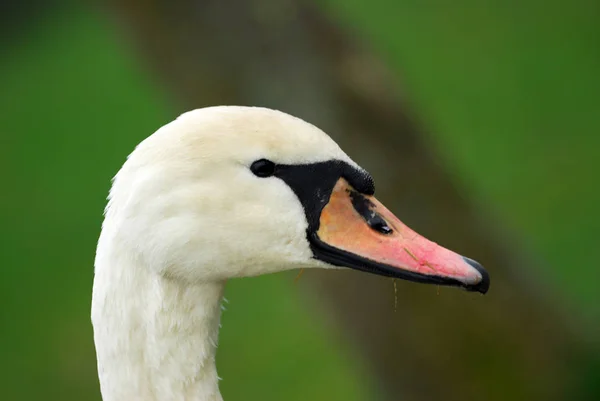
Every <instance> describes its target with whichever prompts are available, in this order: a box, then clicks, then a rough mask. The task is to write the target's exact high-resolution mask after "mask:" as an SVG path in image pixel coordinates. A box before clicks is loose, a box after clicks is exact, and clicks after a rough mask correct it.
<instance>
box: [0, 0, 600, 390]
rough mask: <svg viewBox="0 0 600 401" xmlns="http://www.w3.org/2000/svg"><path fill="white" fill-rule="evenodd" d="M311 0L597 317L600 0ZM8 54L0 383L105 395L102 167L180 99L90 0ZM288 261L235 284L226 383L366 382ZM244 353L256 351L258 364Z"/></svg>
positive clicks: (590, 320)
mask: <svg viewBox="0 0 600 401" xmlns="http://www.w3.org/2000/svg"><path fill="white" fill-rule="evenodd" d="M459 3H460V6H458V5H457V4H459ZM319 4H321V5H322V7H323V9H324V10H325V12H327V13H328V14H329V15H331V16H332V17H333V18H335V19H337V20H338V21H339V22H340V24H342V25H343V26H346V27H348V29H351V30H353V32H355V34H356V35H357V36H358V37H360V38H362V40H364V41H366V42H367V43H368V44H369V45H370V46H372V47H373V48H374V49H375V51H376V52H377V53H378V54H379V55H380V56H381V57H382V58H383V59H384V60H385V61H386V62H387V64H388V66H389V67H390V68H391V69H392V71H394V72H395V73H397V76H398V77H399V81H400V78H401V81H400V82H402V83H403V90H404V91H405V92H408V93H409V94H410V97H411V99H413V103H414V106H415V109H416V110H417V113H418V114H419V115H420V116H423V119H424V120H425V121H426V122H427V127H428V128H429V130H428V132H430V133H431V134H430V135H431V143H432V146H435V147H436V148H438V149H439V153H440V154H441V155H442V156H443V158H444V160H441V161H440V163H444V164H445V165H446V166H447V168H448V169H449V170H451V171H453V173H454V174H456V175H457V177H458V179H459V180H460V181H462V182H463V184H464V186H466V187H467V188H468V189H469V191H470V194H471V195H472V196H473V197H474V201H475V202H476V203H477V205H478V207H480V208H482V209H484V210H485V211H486V212H487V213H491V214H493V215H497V216H500V218H501V219H502V220H503V221H504V222H505V224H506V227H508V228H509V229H510V230H512V232H513V233H514V236H515V237H516V238H515V240H516V241H518V242H522V243H525V244H526V245H527V247H528V248H529V249H530V250H532V251H533V252H535V253H536V254H537V255H539V257H540V258H541V259H542V260H544V261H545V263H544V265H543V269H544V270H543V271H539V272H535V273H536V274H540V275H542V276H543V277H544V279H545V280H547V281H548V282H549V287H550V288H554V290H555V294H553V297H555V298H557V299H560V302H558V303H559V304H564V305H565V308H571V309H572V310H573V312H572V314H573V315H576V316H582V319H583V320H584V322H585V324H586V325H587V326H586V327H589V330H590V332H593V331H594V330H597V327H598V325H597V321H598V318H600V302H599V301H598V295H597V293H598V289H597V283H598V281H599V279H600V266H599V265H598V260H599V256H600V255H599V253H600V247H598V246H597V240H598V232H600V211H599V210H598V205H600V188H599V185H598V182H599V180H598V178H597V175H598V173H599V172H600V136H599V135H598V131H599V128H600V122H599V118H598V117H599V106H600V78H599V75H600V74H599V73H600V43H599V38H600V35H599V34H600V25H598V23H597V21H598V16H599V12H598V11H599V6H598V3H597V2H592V1H584V0H578V1H572V2H569V3H568V4H567V3H565V4H561V2H541V1H533V0H532V1H523V2H517V1H513V0H511V1H479V2H476V1H460V2H444V1H441V0H432V1H427V2H420V1H383V0H372V1H370V2H363V1H355V0H343V1H342V0H328V1H324V2H320V3H319ZM540 9H542V10H543V11H540ZM0 60H1V63H0V88H1V95H0V124H1V125H0V126H1V137H0V140H1V143H0V167H1V168H0V171H1V174H2V176H1V177H2V182H3V184H2V187H1V188H2V189H1V190H0V194H1V195H0V206H1V207H2V210H3V212H2V227H3V228H4V229H3V230H2V232H1V233H0V239H1V243H2V245H1V251H2V252H1V255H2V256H1V257H2V265H1V270H0V273H1V277H2V278H1V280H0V299H1V301H2V308H1V312H0V324H1V332H0V356H1V359H2V363H0V378H1V379H0V380H2V383H1V386H0V388H2V394H3V395H2V396H1V398H2V399H5V400H39V399H45V400H98V399H100V396H99V391H98V385H97V378H96V367H95V357H94V350H93V343H92V338H91V325H90V322H89V308H90V288H91V282H92V277H93V258H94V252H95V242H96V240H97V237H98V234H99V228H100V224H101V220H102V210H103V207H104V205H105V197H106V194H107V192H108V189H109V186H110V178H111V177H112V176H113V175H114V174H115V173H116V171H117V170H118V168H119V167H120V165H121V164H122V163H123V161H124V158H125V156H126V155H127V154H128V153H129V152H130V151H131V150H132V149H133V147H134V146H135V145H136V144H137V143H138V142H139V141H140V140H141V139H143V138H144V137H146V136H147V135H149V134H150V133H152V132H153V131H154V130H155V129H156V128H157V127H159V126H160V125H162V124H164V123H166V122H168V121H170V120H172V119H173V118H174V117H175V116H177V115H178V114H179V113H180V112H181V110H176V108H175V107H174V106H173V105H172V104H171V103H170V101H169V97H168V95H167V94H166V93H165V91H164V90H163V89H162V88H161V87H160V86H159V85H158V84H157V83H156V82H155V81H154V80H153V79H152V78H151V76H150V74H149V73H148V70H147V69H146V67H145V66H144V65H143V63H142V62H141V61H140V60H139V59H138V58H136V57H135V56H134V55H133V54H132V52H130V50H129V49H128V47H127V45H126V44H125V43H124V42H123V41H122V40H120V36H119V34H118V33H117V32H116V31H115V27H114V26H113V25H112V24H111V23H110V22H109V19H108V18H106V16H105V15H104V14H103V13H101V12H98V10H96V9H91V8H90V9H86V8H81V7H78V8H75V7H71V6H64V7H62V8H58V9H56V10H55V11H48V12H46V13H44V14H43V15H42V16H39V17H38V18H37V19H35V20H34V21H30V22H29V23H28V24H26V25H24V27H23V29H16V30H15V31H14V32H13V33H11V34H10V36H7V37H5V38H4V41H3V51H2V58H1V59H0ZM530 273H532V272H530ZM532 274H533V273H532ZM292 278H293V276H290V275H286V274H279V275H273V276H268V277H260V278H253V279H247V280H238V281H233V282H231V283H230V284H229V286H228V289H227V295H226V296H227V298H228V299H229V301H230V303H229V305H228V311H227V312H226V313H225V314H224V317H223V325H224V328H225V329H224V330H223V331H222V334H221V341H220V349H219V353H218V365H219V374H220V376H221V377H224V380H223V381H222V383H221V388H222V392H223V395H224V398H225V399H226V400H230V401H231V400H242V399H249V398H250V399H254V398H251V397H249V396H248V394H260V399H262V400H280V399H286V400H307V399H308V400H313V399H327V400H348V401H350V400H371V399H374V398H377V397H378V396H377V395H374V394H373V391H375V390H374V388H375V385H374V380H375V378H373V377H370V376H369V374H368V369H367V367H366V366H365V364H364V361H362V360H361V358H360V357H359V355H358V353H357V352H356V351H355V350H354V349H353V347H352V344H350V343H348V342H345V341H343V340H342V341H340V338H342V339H343V338H344V336H343V333H341V332H340V330H341V329H340V328H338V327H334V326H332V325H329V324H328V323H327V322H328V321H329V319H328V316H327V315H326V312H324V311H323V310H322V309H321V308H319V305H318V303H317V302H316V301H315V302H314V303H311V302H310V300H309V301H307V299H306V298H304V297H302V296H301V295H300V294H299V293H298V291H296V290H295V289H294V285H293V282H292ZM256 294H261V296H260V297H259V296H256ZM275 300H276V301H275ZM266 348H269V349H270V352H269V353H265V352H264V349H266ZM240 361H253V363H254V364H255V370H254V371H253V373H252V376H248V371H247V369H243V363H240ZM290 361H294V362H293V363H291V362H290ZM596 373H597V372H596V371H595V370H594V371H593V372H592V373H591V374H592V375H594V374H596ZM244 374H246V376H243V375H244ZM588 374H589V373H588ZM230 378H231V379H230ZM265 378H268V380H266V379H265ZM499 380H500V379H499ZM597 390H598V387H597V386H596V387H594V386H590V388H589V389H588V391H589V392H590V395H592V393H591V392H593V391H597Z"/></svg>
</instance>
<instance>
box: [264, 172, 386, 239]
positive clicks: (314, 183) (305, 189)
mask: <svg viewBox="0 0 600 401" xmlns="http://www.w3.org/2000/svg"><path fill="white" fill-rule="evenodd" d="M274 175H275V176H276V177H279V178H280V179H282V180H283V181H284V182H285V183H286V184H287V185H288V186H289V187H290V188H291V189H292V190H293V191H294V193H295V194H296V196H297V197H298V199H299V200H300V203H302V206H303V207H304V211H305V213H306V219H307V221H308V229H307V235H309V234H310V233H314V232H316V231H317V230H318V229H319V218H320V216H321V211H322V210H323V208H324V207H325V205H326V204H327V202H329V197H330V196H331V192H332V191H333V187H334V186H335V184H336V182H337V181H338V180H339V179H340V178H344V179H345V180H346V181H348V183H349V184H350V185H351V186H352V187H353V188H355V189H356V191H359V192H361V193H364V194H367V195H372V194H373V193H374V192H375V186H374V184H373V178H372V177H371V175H370V174H369V173H367V172H366V171H364V170H359V169H358V168H356V167H353V166H351V165H349V164H348V163H346V162H343V161H341V160H330V161H326V162H319V163H311V164H291V165H287V164H277V165H275V174H274Z"/></svg>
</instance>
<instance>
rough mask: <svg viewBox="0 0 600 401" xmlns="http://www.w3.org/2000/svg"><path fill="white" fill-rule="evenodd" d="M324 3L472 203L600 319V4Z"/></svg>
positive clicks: (501, 0) (468, 0) (576, 308)
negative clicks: (392, 85) (381, 72)
mask: <svg viewBox="0 0 600 401" xmlns="http://www.w3.org/2000/svg"><path fill="white" fill-rule="evenodd" d="M322 2H323V3H324V4H325V5H326V6H327V8H328V10H329V11H330V12H331V14H332V15H335V17H337V18H339V17H340V15H341V16H343V19H344V20H346V21H347V22H349V23H350V25H351V26H354V27H356V31H357V32H359V33H360V34H361V37H366V38H368V41H369V44H370V45H372V46H374V47H375V48H376V50H377V51H378V52H379V54H381V55H382V56H383V57H384V58H385V59H386V60H387V61H388V64H389V65H390V66H391V68H392V69H393V70H394V71H395V72H397V76H398V77H400V78H401V79H402V80H401V81H399V83H400V86H401V88H402V90H403V92H404V93H405V94H406V95H407V96H408V98H409V99H411V102H413V103H414V104H415V105H416V106H415V109H416V110H417V111H418V114H419V115H420V116H421V117H422V119H425V122H426V125H427V128H428V129H429V130H430V131H431V133H432V135H433V139H434V141H432V146H436V147H437V148H438V149H439V152H438V153H439V154H440V155H441V156H442V157H445V158H447V160H448V161H449V162H448V165H449V166H453V168H455V169H456V170H455V173H456V174H457V176H458V177H460V180H462V181H463V182H464V183H465V184H464V185H463V187H464V188H465V189H467V190H469V191H470V194H469V195H465V196H469V197H470V196H471V195H473V194H475V195H476V197H475V199H478V200H479V203H480V205H482V207H481V208H482V209H484V210H487V209H491V210H493V211H494V213H497V215H498V216H499V217H500V218H501V219H502V221H503V223H504V224H505V225H506V226H507V227H510V228H513V229H515V232H519V233H522V235H521V236H519V237H518V238H514V241H515V243H518V242H520V243H526V245H531V247H532V249H535V250H536V251H537V252H536V253H537V254H538V255H540V256H541V257H542V259H543V260H544V261H545V262H546V263H545V264H544V270H541V271H538V272H532V274H537V275H539V276H540V277H545V278H547V280H548V282H549V283H550V284H551V286H552V285H554V286H555V287H561V288H562V289H564V293H563V294H564V295H565V296H566V300H568V301H569V302H570V301H575V303H571V305H572V306H573V313H574V314H580V313H584V314H587V315H588V317H590V318H593V319H597V318H598V317H600V300H599V298H600V297H599V296H598V288H597V284H596V283H597V282H598V281H599V280H600V269H598V263H597V262H596V261H597V260H598V258H599V257H600V247H598V246H597V244H596V243H597V239H598V232H600V212H599V211H598V205H600V186H599V185H597V182H598V173H599V172H600V157H599V155H600V119H599V118H598V117H599V112H598V105H599V104H600V74H599V72H600V25H599V24H598V15H599V13H600V2H597V1H592V0H574V1H569V2H565V1H557V0H551V1H543V0H527V1H519V0H485V1H476V0H464V1H461V2H455V1H443V0H429V1H419V0H403V1H396V0H373V1H370V2H364V1H360V0H326V1H322ZM492 274H493V272H492ZM546 276H548V277H546Z"/></svg>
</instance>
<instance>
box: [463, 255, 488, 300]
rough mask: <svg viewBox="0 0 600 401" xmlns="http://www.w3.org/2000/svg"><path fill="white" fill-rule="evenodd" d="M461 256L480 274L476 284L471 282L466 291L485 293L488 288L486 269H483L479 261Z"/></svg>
mask: <svg viewBox="0 0 600 401" xmlns="http://www.w3.org/2000/svg"><path fill="white" fill-rule="evenodd" d="M462 258H463V259H464V261H465V262H467V263H468V264H469V265H470V266H471V267H473V268H474V269H475V270H477V271H478V272H479V274H481V280H480V281H479V282H478V283H476V284H471V285H469V286H467V290H468V291H477V292H480V293H482V294H485V293H486V292H488V290H489V288H490V274H489V273H488V272H487V270H485V269H484V268H483V266H481V264H480V263H479V262H477V261H476V260H473V259H470V258H467V257H466V256H463V257H462Z"/></svg>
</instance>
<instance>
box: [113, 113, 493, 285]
mask: <svg viewBox="0 0 600 401" xmlns="http://www.w3.org/2000/svg"><path fill="white" fill-rule="evenodd" d="M374 191H375V188H374V183H373V178H372V177H371V175H369V173H368V172H367V171H365V170H364V169H362V168H361V167H360V166H358V165H357V164H356V163H355V162H353V161H352V159H350V158H349V157H348V156H347V155H346V154H345V153H344V152H343V151H342V150H341V149H340V147H339V146H338V145H337V144H336V143H335V142H334V141H333V140H332V139H331V138H329V136H327V135H326V134H325V133H324V132H323V131H321V130H319V129H318V128H316V127H315V126H313V125H311V124H308V123H306V122H304V121H302V120H300V119H298V118H295V117H292V116H290V115H288V114H285V113H282V112H278V111H274V110H270V109H265V108H255V107H237V106H222V107H210V108H204V109H198V110H194V111H191V112H188V113H185V114H183V115H181V116H180V117H179V118H177V119H176V120H175V121H173V122H171V123H169V124H167V125H165V126H163V127H162V128H160V129H159V130H158V131H157V132H155V133H154V134H153V135H151V136H150V137H148V138H147V139H145V140H144V141H143V142H142V143H140V144H139V145H138V147H137V148H136V149H135V150H134V151H133V153H132V154H131V155H130V156H129V157H128V159H127V161H126V163H125V164H124V166H123V168H122V169H121V170H120V171H119V173H118V174H117V176H116V177H115V179H114V183H113V187H112V189H111V192H110V196H109V204H108V206H107V210H106V215H107V216H106V217H107V218H106V220H105V223H104V227H103V234H107V235H111V236H112V238H111V239H112V240H113V244H117V245H115V246H118V248H119V249H120V250H122V251H123V252H127V253H128V254H129V256H130V257H132V258H135V259H136V260H138V261H140V262H141V264H143V265H144V266H146V267H147V268H148V269H150V270H151V271H153V272H154V273H156V274H159V275H162V276H164V277H168V278H171V279H174V280H182V281H185V282H190V283H194V282H205V281H217V280H225V279H228V278H231V277H242V276H253V275H259V274H264V273H271V272H276V271H281V270H286V269H294V268H307V267H320V268H334V267H335V268H340V267H342V268H343V267H345V268H353V269H358V270H363V271H367V272H371V273H375V274H380V275H384V276H389V277H398V278H404V279H408V280H412V281H417V282H424V283H435V284H442V285H452V286H458V287H462V288H465V289H467V290H472V291H479V292H482V293H485V292H486V291H487V289H488V287H489V276H488V274H487V273H486V271H485V270H484V269H483V268H482V267H481V266H480V265H479V264H478V263H477V262H475V261H472V260H470V259H468V258H464V257H462V256H460V255H459V254H457V253H454V252H452V251H450V250H447V249H445V248H443V247H441V246H439V245H437V244H435V243H434V242H431V241H429V240H427V239H425V238H423V237H422V236H420V235H418V234H417V233H415V232H414V231H412V230H411V229H409V228H408V227H407V226H406V225H404V224H403V223H402V222H401V221H400V220H399V219H398V218H396V217H395V216H394V215H393V214H392V213H391V212H390V211H389V210H387V209H386V208H385V207H384V206H383V205H382V204H381V203H380V202H379V201H378V200H377V199H376V198H375V197H374Z"/></svg>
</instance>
